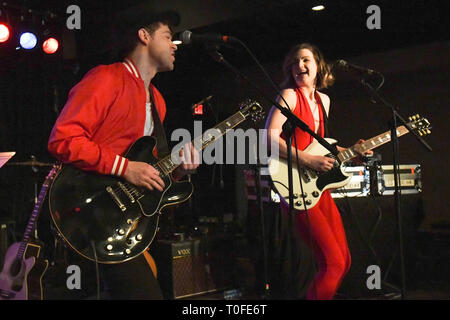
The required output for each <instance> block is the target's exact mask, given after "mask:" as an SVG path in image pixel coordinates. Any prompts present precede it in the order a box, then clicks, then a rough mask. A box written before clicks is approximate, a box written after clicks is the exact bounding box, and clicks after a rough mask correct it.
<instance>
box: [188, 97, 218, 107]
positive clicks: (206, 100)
mask: <svg viewBox="0 0 450 320" xmlns="http://www.w3.org/2000/svg"><path fill="white" fill-rule="evenodd" d="M212 97H213V96H212V95H210V96H209V97H206V98H205V99H202V100H200V101H199V102H197V103H196V104H194V105H192V107H191V109H192V110H194V109H195V108H197V107H198V106H199V105H201V104H204V103H205V102H208V101H209V100H211V98H212Z"/></svg>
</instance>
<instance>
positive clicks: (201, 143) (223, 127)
mask: <svg viewBox="0 0 450 320" xmlns="http://www.w3.org/2000/svg"><path fill="white" fill-rule="evenodd" d="M245 119H246V117H245V116H244V114H242V113H241V112H237V113H235V114H234V115H232V116H231V117H229V118H227V119H226V120H224V121H222V122H220V123H219V124H217V125H216V126H215V127H214V128H212V129H209V130H207V131H206V132H205V133H204V134H202V135H201V136H199V137H197V138H195V139H194V140H192V144H193V146H194V148H196V149H197V150H198V151H200V150H203V149H205V148H206V147H207V146H209V145H210V144H212V143H214V142H215V141H216V140H218V139H219V138H221V137H222V136H223V135H225V134H226V133H227V131H228V130H230V129H232V128H234V127H236V126H237V125H239V124H240V123H241V122H243V121H244V120H245ZM156 165H157V166H159V168H161V169H162V170H163V171H164V173H166V174H170V173H171V172H172V171H174V170H175V169H176V168H177V167H178V166H179V164H176V163H174V162H173V161H172V157H171V155H168V156H166V157H165V158H163V159H161V160H160V161H159V162H158V163H157V164H156Z"/></svg>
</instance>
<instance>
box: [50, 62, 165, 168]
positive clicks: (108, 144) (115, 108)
mask: <svg viewBox="0 0 450 320" xmlns="http://www.w3.org/2000/svg"><path fill="white" fill-rule="evenodd" d="M150 86H151V87H152V88H153V93H154V97H155V104H156V110H157V111H158V115H159V117H160V119H161V121H163V120H164V117H165V115H166V103H165V101H164V98H163V96H162V95H161V93H160V92H159V91H158V90H157V89H156V88H155V87H154V86H153V85H152V84H150ZM145 103H146V92H145V87H144V82H143V80H142V78H141V76H140V74H139V72H138V70H137V68H136V66H135V65H134V64H133V62H131V61H130V60H125V61H124V62H118V63H114V64H111V65H101V66H98V67H96V68H94V69H92V70H90V71H89V72H88V73H87V74H86V75H85V76H84V78H83V79H82V80H81V81H80V82H79V83H78V84H77V85H76V86H75V87H73V88H72V90H71V91H70V93H69V98H68V100H67V103H66V105H65V106H64V108H63V110H62V111H61V114H60V115H59V117H58V119H57V120H56V123H55V125H54V127H53V129H52V132H51V134H50V138H49V141H48V150H49V151H50V153H51V154H52V155H53V156H54V157H55V158H57V159H58V160H60V161H62V162H63V163H71V164H73V165H75V166H76V167H78V168H80V169H83V170H86V171H95V172H98V173H101V174H113V175H118V176H123V175H124V173H125V171H126V169H127V165H128V159H126V158H125V157H123V155H124V154H125V152H126V151H127V150H128V148H129V147H130V146H131V145H132V144H133V142H135V141H136V140H137V139H138V138H140V137H142V136H143V134H144V126H145V116H146V113H145V111H146V110H145Z"/></svg>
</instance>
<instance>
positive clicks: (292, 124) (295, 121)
mask: <svg viewBox="0 0 450 320" xmlns="http://www.w3.org/2000/svg"><path fill="white" fill-rule="evenodd" d="M206 48H207V50H208V52H209V54H210V55H211V57H212V58H213V59H214V60H215V61H217V62H219V63H221V64H223V65H225V66H226V67H227V68H229V69H230V70H231V71H232V72H233V73H235V74H236V75H237V76H239V77H240V78H242V79H244V80H245V81H246V82H247V83H249V84H250V85H251V86H252V87H253V88H255V89H256V90H257V91H258V92H259V93H260V94H261V96H262V97H263V98H265V99H266V100H267V101H269V102H270V103H271V104H272V105H274V106H275V107H276V108H278V109H279V110H280V112H281V113H282V114H283V115H284V116H285V117H286V118H287V120H286V121H285V123H284V124H283V132H284V134H285V136H286V141H287V145H288V148H287V156H288V181H289V186H288V188H289V224H292V216H293V214H294V187H293V170H292V148H291V147H290V146H291V145H292V134H293V132H294V130H295V128H300V129H301V130H303V131H305V132H307V133H308V134H309V135H311V136H313V137H314V138H315V139H316V140H317V141H318V142H319V143H320V144H321V145H322V146H323V147H324V148H326V149H327V150H328V151H330V153H332V154H333V155H334V156H335V157H336V159H338V157H337V155H338V153H339V152H338V150H337V147H336V145H331V144H329V143H328V142H327V141H326V140H325V139H324V138H322V137H320V136H319V135H317V134H316V133H315V132H314V131H312V130H311V129H310V128H309V127H308V125H307V124H306V123H305V122H303V121H302V120H300V119H299V118H298V117H297V116H296V115H294V114H293V113H292V112H291V111H290V110H289V108H285V107H282V106H281V105H280V104H278V103H277V102H276V101H274V100H273V99H271V98H270V97H268V96H267V94H266V93H265V92H264V91H263V90H262V89H260V88H259V87H258V86H257V85H256V84H255V83H253V82H252V81H250V80H249V79H248V77H246V76H245V75H244V74H243V73H242V72H241V71H239V70H238V69H237V68H236V67H234V66H233V65H232V64H230V63H229V62H228V61H227V60H225V58H224V57H223V55H222V54H221V53H220V52H218V48H217V47H216V46H206ZM257 165H259V160H258V164H257ZM258 169H259V168H258ZM257 174H258V173H257ZM255 178H256V179H259V176H257V177H255ZM255 183H259V181H255ZM256 187H257V200H258V206H259V209H260V211H261V216H262V215H263V211H262V210H263V206H262V203H261V190H260V186H256ZM258 194H259V196H258ZM261 221H262V222H263V218H262V219H261ZM262 228H264V226H263V227H262ZM289 228H290V230H291V225H290V226H289ZM262 232H263V233H264V229H263V230H262ZM263 246H264V248H263V250H264V252H266V243H265V241H264V239H263ZM264 260H267V258H266V257H264ZM264 269H265V270H264V275H265V277H267V261H264ZM268 295H269V284H268V282H267V278H266V285H265V296H266V297H267V296H268Z"/></svg>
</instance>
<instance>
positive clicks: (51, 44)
mask: <svg viewBox="0 0 450 320" xmlns="http://www.w3.org/2000/svg"><path fill="white" fill-rule="evenodd" d="M58 48H59V42H58V40H56V39H55V38H48V39H47V40H45V41H44V43H43V44H42V49H43V50H44V52H45V53H47V54H52V53H55V52H56V51H57V50H58Z"/></svg>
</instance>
